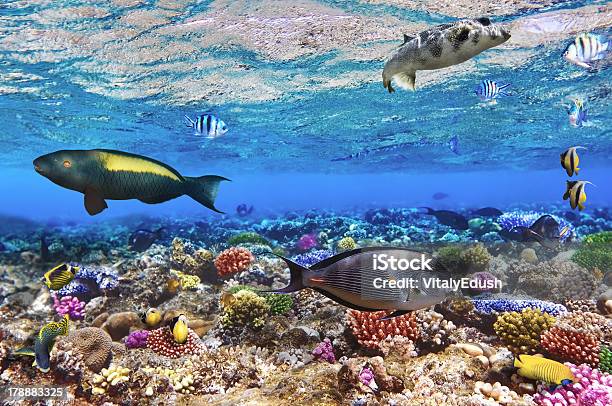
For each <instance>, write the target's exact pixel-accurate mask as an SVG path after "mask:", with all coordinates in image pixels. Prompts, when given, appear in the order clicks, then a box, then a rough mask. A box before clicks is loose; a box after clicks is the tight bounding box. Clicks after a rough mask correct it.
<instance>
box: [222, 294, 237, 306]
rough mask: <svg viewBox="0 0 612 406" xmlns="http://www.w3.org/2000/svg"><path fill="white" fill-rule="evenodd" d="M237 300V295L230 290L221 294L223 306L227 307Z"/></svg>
mask: <svg viewBox="0 0 612 406" xmlns="http://www.w3.org/2000/svg"><path fill="white" fill-rule="evenodd" d="M235 301H236V297H235V296H234V295H233V294H231V293H230V292H223V293H222V294H221V306H223V307H227V306H230V305H231V304H232V303H234V302H235Z"/></svg>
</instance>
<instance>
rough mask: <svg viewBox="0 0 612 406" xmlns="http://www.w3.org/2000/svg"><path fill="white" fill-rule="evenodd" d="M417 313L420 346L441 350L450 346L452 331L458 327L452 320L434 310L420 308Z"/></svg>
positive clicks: (429, 349) (425, 348)
mask: <svg viewBox="0 0 612 406" xmlns="http://www.w3.org/2000/svg"><path fill="white" fill-rule="evenodd" d="M415 313H416V318H417V323H418V325H419V331H420V344H419V347H420V348H421V349H423V350H427V351H439V350H441V349H443V348H445V347H447V346H449V345H450V344H451V343H452V342H453V339H452V338H451V333H452V332H453V331H454V330H455V329H456V328H457V327H456V326H455V325H454V324H453V322H452V321H449V320H446V319H444V316H442V314H440V313H438V312H435V311H433V310H430V309H428V310H419V311H417V312H415Z"/></svg>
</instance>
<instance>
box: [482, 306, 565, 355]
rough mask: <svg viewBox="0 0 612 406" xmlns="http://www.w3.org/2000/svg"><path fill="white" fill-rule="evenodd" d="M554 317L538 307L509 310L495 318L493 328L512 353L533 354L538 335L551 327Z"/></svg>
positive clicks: (537, 343)
mask: <svg viewBox="0 0 612 406" xmlns="http://www.w3.org/2000/svg"><path fill="white" fill-rule="evenodd" d="M554 323H555V318H554V317H553V316H551V315H550V314H548V313H544V312H542V311H541V310H539V309H531V308H527V309H524V310H523V311H522V312H520V313H519V312H509V313H504V314H502V315H500V316H499V317H498V318H497V321H496V322H495V324H493V329H494V330H495V333H496V334H497V335H498V336H499V337H500V338H501V340H502V341H503V342H504V343H505V344H506V345H508V347H509V348H510V351H512V352H513V353H514V354H534V353H536V352H537V350H538V347H539V346H540V335H541V334H542V333H543V332H545V331H546V330H548V329H549V328H551V327H552V326H553V324H554Z"/></svg>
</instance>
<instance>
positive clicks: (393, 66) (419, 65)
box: [382, 17, 510, 93]
mask: <svg viewBox="0 0 612 406" xmlns="http://www.w3.org/2000/svg"><path fill="white" fill-rule="evenodd" d="M509 38H510V32H509V31H508V30H507V29H506V28H503V27H501V26H499V25H496V24H492V23H491V20H489V19H488V18H486V17H482V18H477V19H473V20H461V21H456V22H453V23H448V24H442V25H438V26H435V27H432V28H430V29H428V30H425V31H423V32H421V33H419V34H417V35H416V36H414V37H411V36H408V35H404V43H403V44H402V45H401V46H400V47H399V48H398V49H397V50H396V51H395V53H394V54H393V55H391V57H390V58H389V60H388V61H387V63H386V64H385V68H384V70H383V73H382V78H383V85H384V86H385V88H386V89H387V90H388V91H389V93H392V92H394V91H395V90H394V89H393V87H392V86H391V81H395V82H396V83H397V85H399V86H400V87H401V88H402V89H407V90H414V89H415V81H416V71H418V70H432V69H440V68H446V67H448V66H451V65H456V64H459V63H462V62H465V61H467V60H468V59H470V58H472V57H474V56H476V55H478V54H479V53H481V52H483V51H485V50H487V49H489V48H492V47H495V46H498V45H501V44H503V43H504V42H506V41H507V40H508V39H509Z"/></svg>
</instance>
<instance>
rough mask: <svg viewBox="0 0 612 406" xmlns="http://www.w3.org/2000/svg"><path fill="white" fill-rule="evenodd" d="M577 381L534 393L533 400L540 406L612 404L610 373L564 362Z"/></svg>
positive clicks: (601, 405) (606, 405)
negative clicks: (551, 389)
mask: <svg viewBox="0 0 612 406" xmlns="http://www.w3.org/2000/svg"><path fill="white" fill-rule="evenodd" d="M566 365H567V366H569V367H570V369H571V370H572V372H573V374H574V376H575V377H576V379H577V380H578V382H576V383H573V384H570V385H565V386H561V387H558V388H556V389H555V390H553V391H547V390H543V391H541V392H540V393H537V394H535V396H534V400H535V401H536V403H537V404H538V405H541V406H569V405H582V406H609V405H612V375H610V374H607V373H602V372H600V371H598V370H597V369H592V368H591V367H589V366H588V365H585V364H582V365H580V366H576V365H574V364H570V363H566Z"/></svg>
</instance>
